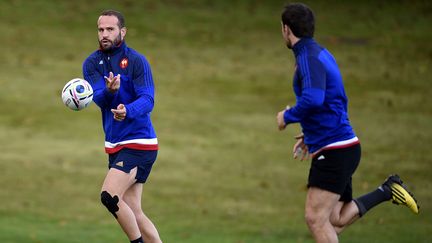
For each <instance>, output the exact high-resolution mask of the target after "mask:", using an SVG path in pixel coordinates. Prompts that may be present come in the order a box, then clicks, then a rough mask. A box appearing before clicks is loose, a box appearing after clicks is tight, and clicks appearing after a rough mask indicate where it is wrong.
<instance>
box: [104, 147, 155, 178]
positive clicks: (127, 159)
mask: <svg viewBox="0 0 432 243" xmlns="http://www.w3.org/2000/svg"><path fill="white" fill-rule="evenodd" d="M157 153H158V151H157V150H136V149H129V148H123V149H121V150H120V151H118V152H117V153H114V154H110V155H109V165H108V168H109V169H111V168H116V169H118V170H121V171H123V172H125V173H130V171H131V170H132V169H133V168H135V167H138V169H137V174H136V176H135V179H137V181H136V182H137V183H144V182H146V180H147V178H148V176H149V174H150V171H151V169H152V166H153V164H154V162H155V161H156V157H157Z"/></svg>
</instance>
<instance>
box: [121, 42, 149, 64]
mask: <svg viewBox="0 0 432 243" xmlns="http://www.w3.org/2000/svg"><path fill="white" fill-rule="evenodd" d="M126 53H127V54H126V56H127V57H128V59H129V60H130V61H131V62H135V61H138V60H141V61H144V62H147V59H146V57H145V56H144V54H142V53H140V52H138V51H137V50H135V49H133V48H130V47H129V46H128V47H127V48H126Z"/></svg>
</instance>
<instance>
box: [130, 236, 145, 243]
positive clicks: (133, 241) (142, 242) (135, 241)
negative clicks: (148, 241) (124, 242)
mask: <svg viewBox="0 0 432 243" xmlns="http://www.w3.org/2000/svg"><path fill="white" fill-rule="evenodd" d="M131 243H144V240H143V238H142V237H141V236H140V237H139V238H138V239H136V240H131Z"/></svg>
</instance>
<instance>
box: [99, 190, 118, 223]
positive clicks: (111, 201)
mask: <svg viewBox="0 0 432 243" xmlns="http://www.w3.org/2000/svg"><path fill="white" fill-rule="evenodd" d="M101 202H102V204H103V205H105V207H106V208H107V209H108V211H110V212H111V213H112V215H114V217H115V218H117V214H116V212H117V211H118V210H119V207H118V205H117V204H118V202H119V198H118V196H114V197H112V196H111V194H109V193H108V192H107V191H103V192H102V193H101Z"/></svg>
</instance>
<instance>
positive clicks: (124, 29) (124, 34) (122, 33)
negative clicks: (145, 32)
mask: <svg viewBox="0 0 432 243" xmlns="http://www.w3.org/2000/svg"><path fill="white" fill-rule="evenodd" d="M126 32H127V29H126V27H123V28H121V30H120V34H121V37H122V38H125V36H126Z"/></svg>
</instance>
